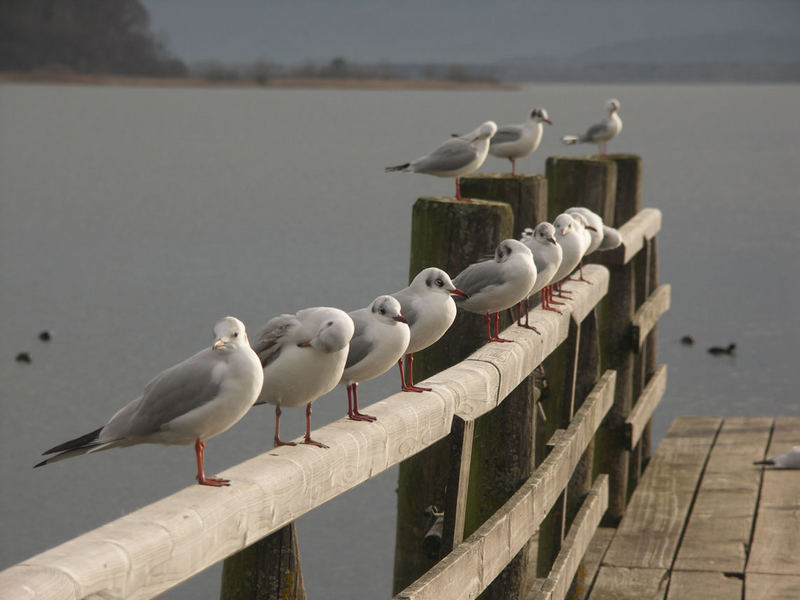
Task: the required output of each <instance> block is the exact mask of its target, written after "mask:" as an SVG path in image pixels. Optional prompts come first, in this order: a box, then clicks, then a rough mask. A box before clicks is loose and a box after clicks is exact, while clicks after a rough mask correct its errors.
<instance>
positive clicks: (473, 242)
mask: <svg viewBox="0 0 800 600" xmlns="http://www.w3.org/2000/svg"><path fill="white" fill-rule="evenodd" d="M512 230H513V215H512V211H511V208H510V207H509V205H508V204H505V203H501V202H488V201H483V200H472V201H471V202H460V201H457V200H454V199H452V198H420V199H419V200H417V202H416V203H415V204H414V209H413V213H412V222H411V266H410V273H409V275H410V277H411V278H413V277H414V275H416V274H417V273H418V272H419V271H421V270H422V269H424V268H426V267H433V266H435V267H440V268H442V269H444V270H445V271H447V273H448V274H450V275H451V276H453V277H454V276H455V275H457V274H458V273H459V272H461V270H463V269H464V268H465V267H467V266H468V265H469V264H471V263H473V262H476V261H478V260H480V259H481V258H482V257H484V256H486V255H488V254H491V253H492V252H494V248H495V247H496V246H497V244H498V243H499V242H500V241H501V240H503V239H505V238H507V237H510V236H511V234H512ZM485 342H486V326H485V320H484V318H483V317H482V316H480V315H474V314H471V313H466V312H464V311H461V310H459V313H458V316H457V317H456V322H455V323H454V324H453V326H452V327H451V328H450V329H449V330H448V332H447V333H446V334H445V335H444V337H443V338H442V339H441V340H439V341H438V342H437V343H436V344H434V345H433V346H431V347H430V348H427V349H425V350H423V351H421V352H419V353H417V354H416V360H415V362H414V376H415V379H416V380H417V381H421V380H422V379H424V378H425V377H427V376H429V375H432V374H434V373H438V372H439V371H441V370H442V369H445V368H447V367H449V366H452V365H453V364H455V363H457V362H458V361H460V360H462V359H463V358H465V357H466V356H468V355H469V354H470V353H471V352H473V351H474V350H476V349H477V348H478V347H480V346H481V345H482V344H484V343H485ZM458 429H459V428H456V430H458ZM461 431H462V434H461V435H462V436H463V435H464V433H463V431H464V428H461ZM466 431H467V433H469V432H470V431H471V428H466ZM453 435H458V431H454V433H453V434H451V435H450V437H448V438H446V439H444V440H442V441H440V442H438V443H437V444H434V445H433V446H431V447H430V448H427V449H426V450H423V451H422V452H420V453H419V454H417V455H415V456H413V457H411V458H409V459H408V460H405V461H403V462H402V463H401V464H400V467H399V473H398V491H397V535H396V541H395V562H394V577H393V585H392V589H393V590H394V591H393V593H394V594H396V593H398V592H400V591H401V590H402V589H404V588H405V587H406V586H408V585H409V584H411V583H412V582H413V581H414V580H416V579H417V578H418V577H419V576H421V575H422V574H423V573H425V572H426V571H427V570H428V569H430V568H431V567H432V566H433V565H434V564H435V563H436V562H437V560H438V557H428V556H426V555H425V554H424V552H423V549H422V542H423V537H424V535H425V532H426V527H427V521H428V519H427V517H426V515H425V509H426V508H427V507H428V506H430V505H431V504H434V505H436V506H438V507H439V508H443V507H444V506H445V504H446V497H447V494H446V490H445V487H446V485H447V482H448V479H451V478H450V469H451V468H452V467H453V465H451V460H450V454H451V446H452V445H453V444H456V445H459V444H461V443H462V442H463V437H462V438H460V439H458V440H453V439H451V438H452V437H453ZM456 467H457V466H456ZM456 481H458V478H457V477H456ZM462 492H463V490H462ZM450 493H451V494H452V493H453V490H450ZM463 495H464V494H462V496H463ZM448 518H452V511H451V515H445V530H447V529H448V523H447V519H448ZM450 531H452V524H451V525H450Z"/></svg>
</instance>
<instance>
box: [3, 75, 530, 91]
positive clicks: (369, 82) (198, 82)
mask: <svg viewBox="0 0 800 600" xmlns="http://www.w3.org/2000/svg"><path fill="white" fill-rule="evenodd" d="M0 83H44V84H58V85H118V86H149V87H213V88H319V89H323V88H324V89H364V90H393V89H400V90H519V89H521V87H520V86H519V85H518V84H515V83H499V82H491V81H447V80H430V79H338V78H324V77H314V78H286V77H275V78H272V79H269V80H267V81H266V82H264V83H260V82H257V81H253V80H229V81H228V80H219V81H217V80H210V79H205V78H202V77H131V76H127V75H81V74H76V73H42V72H39V73H21V72H0Z"/></svg>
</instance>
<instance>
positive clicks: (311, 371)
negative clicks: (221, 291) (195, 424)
mask: <svg viewBox="0 0 800 600" xmlns="http://www.w3.org/2000/svg"><path fill="white" fill-rule="evenodd" d="M353 330H354V326H353V320H352V319H351V318H350V317H349V316H348V315H347V313H346V312H344V311H343V310H339V309H338V308H330V307H327V306H317V307H313V308H306V309H303V310H300V311H298V312H297V313H296V314H294V315H280V316H277V317H274V318H272V319H270V320H269V322H267V324H266V325H265V326H264V329H263V330H262V331H261V333H259V334H258V336H257V337H256V340H255V342H254V343H253V349H254V350H255V351H256V353H257V354H258V357H259V359H261V364H262V366H263V367H264V387H263V389H262V390H261V394H260V395H259V397H258V400H257V401H256V404H267V403H268V404H274V405H275V437H274V441H275V446H294V445H295V443H294V442H284V441H283V440H281V439H280V424H281V406H290V407H292V406H303V405H305V406H306V435H305V438H304V440H303V443H304V444H311V445H313V446H318V447H320V448H327V446H325V444H322V443H320V442H317V441H315V440H312V439H311V403H312V402H314V400H316V399H317V398H319V397H320V396H322V395H323V394H327V393H328V392H330V391H331V390H332V389H333V388H335V387H336V384H337V383H339V379H340V378H341V376H342V371H343V370H344V364H345V361H346V360H347V351H348V344H349V343H350V339H351V338H352V337H353Z"/></svg>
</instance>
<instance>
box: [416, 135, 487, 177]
mask: <svg viewBox="0 0 800 600" xmlns="http://www.w3.org/2000/svg"><path fill="white" fill-rule="evenodd" d="M475 154H476V151H475V148H473V147H472V145H471V144H470V143H469V142H467V141H466V140H464V139H461V138H453V139H452V140H448V141H446V142H445V143H444V144H442V145H441V146H439V147H438V148H436V150H434V151H433V152H431V153H430V154H428V155H427V156H423V157H421V158H418V159H416V160H415V161H413V162H412V163H411V169H412V170H414V171H419V172H421V173H425V172H426V171H455V170H457V169H460V168H462V167H463V166H464V165H467V164H469V163H471V162H472V161H473V160H475Z"/></svg>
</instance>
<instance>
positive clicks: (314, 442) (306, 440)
mask: <svg viewBox="0 0 800 600" xmlns="http://www.w3.org/2000/svg"><path fill="white" fill-rule="evenodd" d="M302 443H303V444H308V445H309V446H316V447H317V448H328V446H326V445H325V444H323V443H322V442H318V441H317V440H312V439H311V437H310V436H306V437H304V438H303V441H302Z"/></svg>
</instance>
